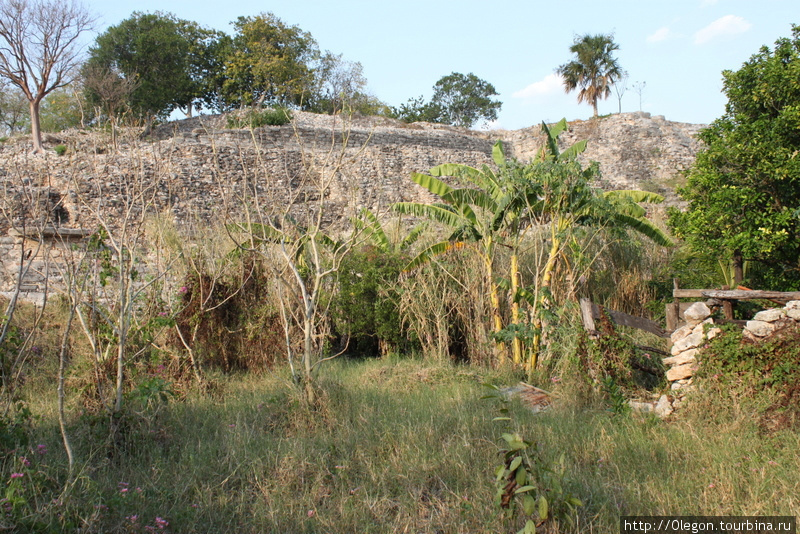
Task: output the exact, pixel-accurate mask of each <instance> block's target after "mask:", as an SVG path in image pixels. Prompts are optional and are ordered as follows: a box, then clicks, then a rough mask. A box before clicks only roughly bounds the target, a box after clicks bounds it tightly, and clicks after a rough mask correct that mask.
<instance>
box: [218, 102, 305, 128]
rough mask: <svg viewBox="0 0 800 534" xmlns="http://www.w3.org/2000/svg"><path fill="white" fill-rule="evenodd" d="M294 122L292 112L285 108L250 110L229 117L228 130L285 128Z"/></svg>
mask: <svg viewBox="0 0 800 534" xmlns="http://www.w3.org/2000/svg"><path fill="white" fill-rule="evenodd" d="M291 120H292V112H291V111H290V110H289V109H287V108H284V107H278V106H276V107H272V108H267V109H263V110H257V109H249V110H247V111H246V112H244V113H241V114H234V115H230V116H228V128H260V127H261V126H283V125H284V124H288V123H289V121H291Z"/></svg>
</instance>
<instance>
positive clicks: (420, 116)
mask: <svg viewBox="0 0 800 534" xmlns="http://www.w3.org/2000/svg"><path fill="white" fill-rule="evenodd" d="M390 115H391V117H392V118H394V119H398V120H401V121H403V122H407V123H412V122H441V120H440V119H441V116H442V110H441V108H440V107H439V106H436V105H434V104H433V103H430V102H425V97H423V96H419V97H418V98H409V99H408V102H406V103H405V104H400V107H396V108H392V111H391V113H390Z"/></svg>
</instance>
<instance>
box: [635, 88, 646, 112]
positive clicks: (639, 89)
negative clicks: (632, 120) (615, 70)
mask: <svg viewBox="0 0 800 534" xmlns="http://www.w3.org/2000/svg"><path fill="white" fill-rule="evenodd" d="M646 86H647V82H636V83H634V84H633V90H634V91H635V92H636V94H637V95H639V111H642V95H643V94H644V88H645V87H646Z"/></svg>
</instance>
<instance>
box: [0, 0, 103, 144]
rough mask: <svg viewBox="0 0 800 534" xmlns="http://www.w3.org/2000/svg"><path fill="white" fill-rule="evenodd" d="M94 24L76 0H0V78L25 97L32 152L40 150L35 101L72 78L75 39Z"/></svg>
mask: <svg viewBox="0 0 800 534" xmlns="http://www.w3.org/2000/svg"><path fill="white" fill-rule="evenodd" d="M93 23H94V19H93V17H92V16H91V15H89V13H88V12H87V11H86V10H85V9H84V8H83V6H81V5H80V4H78V3H77V1H76V0H66V1H63V2H61V1H58V0H0V77H3V78H6V79H8V80H9V81H10V82H11V83H13V84H14V85H16V86H17V87H19V88H20V89H21V90H22V92H23V93H24V94H25V97H26V98H27V99H28V103H29V105H30V114H31V137H32V139H33V152H34V153H37V152H41V151H42V150H43V148H42V132H41V128H40V126H39V106H40V105H41V103H42V100H43V99H44V97H45V96H47V95H48V94H49V93H50V92H52V91H54V90H55V89H58V88H60V87H64V86H65V85H67V84H68V83H69V82H70V81H71V80H72V77H73V75H74V73H75V70H76V67H77V66H78V62H79V51H80V49H79V46H78V38H79V37H80V35H81V34H82V33H83V32H85V31H88V30H90V29H91V27H92V24H93Z"/></svg>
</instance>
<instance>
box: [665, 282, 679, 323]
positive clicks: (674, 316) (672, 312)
mask: <svg viewBox="0 0 800 534" xmlns="http://www.w3.org/2000/svg"><path fill="white" fill-rule="evenodd" d="M678 289H680V288H679V287H678V279H677V278H673V279H672V296H673V300H672V302H670V303H668V304H666V315H667V330H668V331H670V332H674V331H675V330H677V328H678V321H679V320H680V303H679V302H678V298H677V297H675V291H677V290H678Z"/></svg>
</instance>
